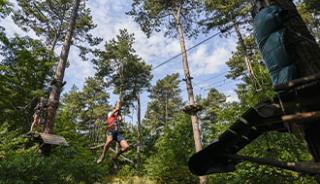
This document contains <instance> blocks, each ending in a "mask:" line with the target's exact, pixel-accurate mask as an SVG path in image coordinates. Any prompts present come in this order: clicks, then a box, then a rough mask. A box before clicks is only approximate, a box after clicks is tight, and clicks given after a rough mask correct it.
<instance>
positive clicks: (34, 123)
mask: <svg viewBox="0 0 320 184" xmlns="http://www.w3.org/2000/svg"><path fill="white" fill-rule="evenodd" d="M39 121H40V116H39V115H38V114H35V115H34V116H33V122H32V125H31V128H30V132H32V131H33V128H34V127H36V126H38V124H39Z"/></svg>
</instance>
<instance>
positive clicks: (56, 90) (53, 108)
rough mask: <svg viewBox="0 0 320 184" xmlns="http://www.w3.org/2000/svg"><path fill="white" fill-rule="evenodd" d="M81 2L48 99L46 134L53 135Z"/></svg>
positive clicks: (73, 14)
mask: <svg viewBox="0 0 320 184" xmlns="http://www.w3.org/2000/svg"><path fill="white" fill-rule="evenodd" d="M80 1H81V0H76V1H75V4H74V7H73V11H72V18H71V20H70V24H69V28H68V32H67V34H66V37H65V40H64V43H63V47H62V50H61V54H60V58H59V62H58V65H57V68H56V73H55V76H54V79H53V81H52V90H51V92H50V96H49V99H48V116H47V121H46V124H45V128H44V132H45V133H53V126H54V120H55V117H56V113H57V109H58V106H59V101H60V94H61V91H62V87H63V78H64V72H65V69H66V64H67V59H68V56H69V51H70V47H71V44H72V37H73V33H74V29H75V25H76V19H77V15H78V10H79V5H80Z"/></svg>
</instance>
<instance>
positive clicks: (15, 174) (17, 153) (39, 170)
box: [0, 125, 104, 183]
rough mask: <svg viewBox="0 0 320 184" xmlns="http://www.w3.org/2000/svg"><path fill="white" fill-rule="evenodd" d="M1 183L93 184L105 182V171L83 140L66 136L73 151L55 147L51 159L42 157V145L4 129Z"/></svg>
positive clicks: (73, 134) (0, 166) (0, 153)
mask: <svg viewBox="0 0 320 184" xmlns="http://www.w3.org/2000/svg"><path fill="white" fill-rule="evenodd" d="M0 134H1V137H2V139H1V144H0V145H1V147H0V148H1V149H0V150H1V152H0V160H1V161H0V178H1V179H0V183H80V182H83V183H94V182H99V181H102V179H103V173H104V172H103V169H102V168H101V167H99V166H97V165H96V164H95V162H94V159H95V155H93V154H92V153H91V152H90V151H89V150H88V149H87V148H86V141H85V139H84V138H83V137H80V136H79V135H76V134H75V133H74V132H68V133H65V134H63V135H64V136H65V137H66V139H67V140H68V141H70V138H71V137H72V139H73V140H74V141H70V144H71V146H70V147H56V148H54V151H53V152H52V154H51V155H50V157H42V156H40V155H39V153H38V150H39V145H33V146H32V147H29V148H27V147H26V146H27V145H29V144H30V143H29V142H28V140H27V139H25V138H21V137H20V136H19V134H20V133H19V132H17V131H11V132H9V131H8V125H2V127H1V132H0Z"/></svg>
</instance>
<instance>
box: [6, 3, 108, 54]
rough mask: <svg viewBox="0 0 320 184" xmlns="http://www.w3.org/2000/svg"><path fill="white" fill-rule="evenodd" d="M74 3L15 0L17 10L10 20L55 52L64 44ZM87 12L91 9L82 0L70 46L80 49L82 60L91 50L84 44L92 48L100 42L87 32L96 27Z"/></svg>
mask: <svg viewBox="0 0 320 184" xmlns="http://www.w3.org/2000/svg"><path fill="white" fill-rule="evenodd" d="M73 4H74V0H45V1H41V0H18V5H19V7H20V8H19V9H17V10H15V11H13V16H12V18H13V20H14V21H15V23H16V24H17V25H18V26H20V27H21V28H22V29H23V30H25V31H29V30H33V31H34V32H35V34H36V35H37V36H39V37H40V38H41V39H42V40H44V43H45V44H46V45H48V49H49V50H51V51H54V50H55V48H56V47H57V46H58V45H61V44H62V43H63V42H64V38H65V36H66V34H67V31H68V26H69V22H70V21H71V19H72V16H73V14H72V7H73ZM90 13H91V12H90V9H88V8H87V7H86V1H85V0H84V1H82V2H81V3H80V5H79V12H78V17H77V23H76V26H75V33H74V39H73V42H72V45H74V46H76V47H78V48H79V49H80V51H81V54H80V56H82V57H83V58H85V54H86V53H87V52H89V50H91V49H90V48H89V47H86V46H84V44H89V45H90V47H92V46H94V45H97V44H99V43H100V42H101V41H102V39H101V38H96V37H94V36H93V35H92V34H91V33H89V31H90V30H92V29H94V28H95V27H96V25H95V24H94V23H93V20H92V17H91V15H90ZM82 43H84V44H82Z"/></svg>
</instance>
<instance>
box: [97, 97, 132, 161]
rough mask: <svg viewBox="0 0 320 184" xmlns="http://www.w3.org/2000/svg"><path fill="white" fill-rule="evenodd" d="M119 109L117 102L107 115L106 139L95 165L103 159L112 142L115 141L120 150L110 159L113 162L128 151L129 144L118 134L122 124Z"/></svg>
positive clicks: (119, 104)
mask: <svg viewBox="0 0 320 184" xmlns="http://www.w3.org/2000/svg"><path fill="white" fill-rule="evenodd" d="M120 109H121V103H120V102H117V103H116V105H115V107H114V109H113V110H112V111H111V112H109V113H108V118H107V122H106V124H107V127H108V128H107V131H108V133H107V138H106V143H105V144H104V147H103V151H102V154H101V156H100V158H99V159H98V160H97V164H99V163H101V162H102V160H103V159H104V156H105V154H106V152H107V151H108V149H109V147H110V145H111V143H112V141H114V140H115V141H117V142H118V143H119V144H120V146H121V149H120V150H119V152H117V153H116V155H115V156H114V157H113V158H112V160H113V161H115V160H117V159H118V157H119V156H120V155H121V154H122V153H124V152H126V151H128V149H129V144H128V142H127V141H126V140H125V139H124V137H123V136H122V134H121V133H120V123H121V122H122V117H121V115H120Z"/></svg>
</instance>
